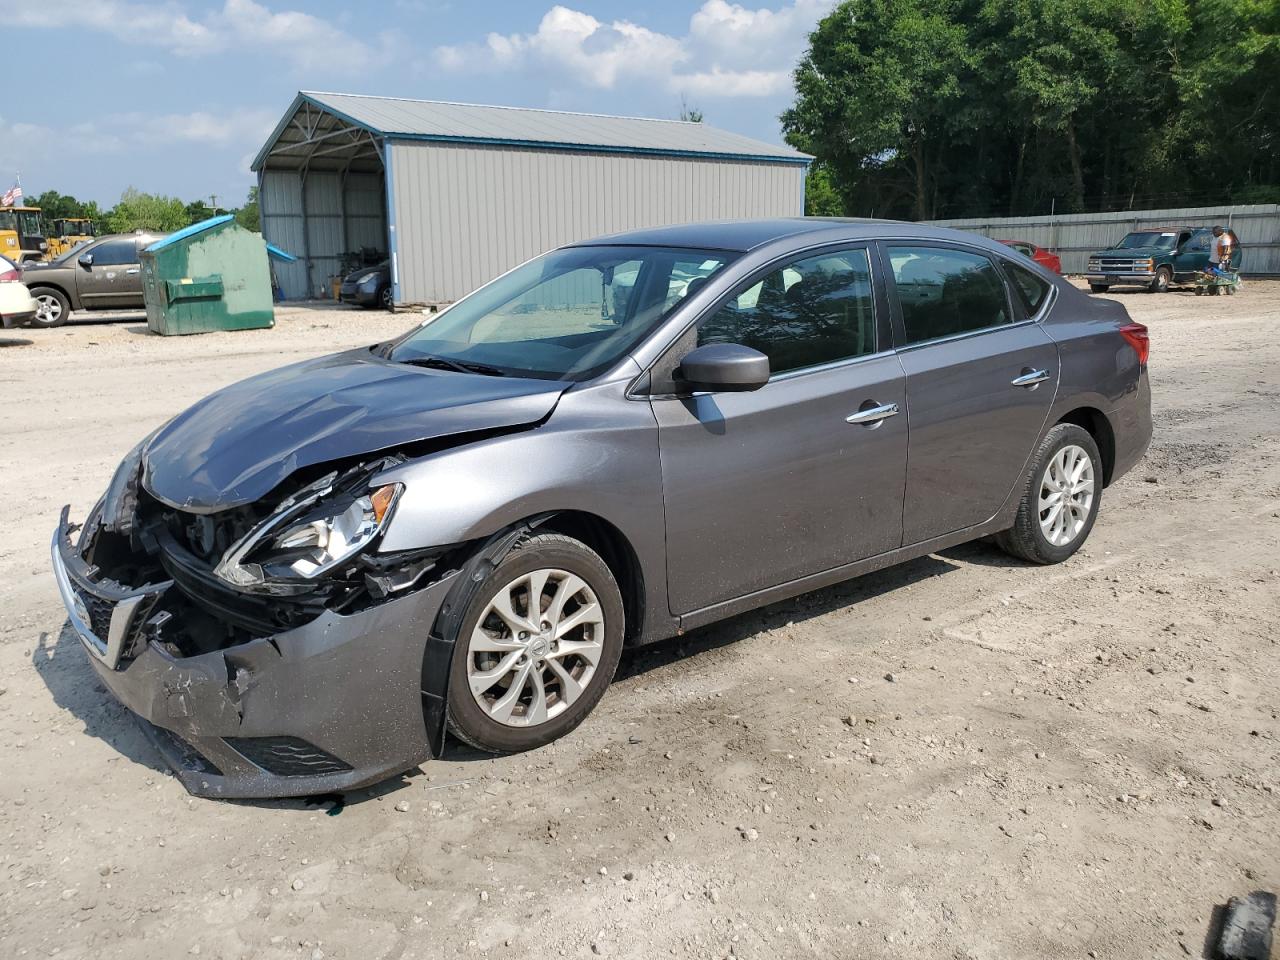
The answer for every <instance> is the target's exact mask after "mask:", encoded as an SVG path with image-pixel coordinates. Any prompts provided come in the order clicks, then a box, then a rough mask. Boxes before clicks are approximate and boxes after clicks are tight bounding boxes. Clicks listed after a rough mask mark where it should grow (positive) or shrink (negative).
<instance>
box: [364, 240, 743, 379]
mask: <svg viewBox="0 0 1280 960" xmlns="http://www.w3.org/2000/svg"><path fill="white" fill-rule="evenodd" d="M732 257H733V254H729V253H726V252H725V251H723V250H714V251H708V250H690V249H687V248H665V247H569V248H566V249H563V250H554V251H552V252H551V253H548V254H546V255H545V256H542V257H539V258H538V259H536V260H531V261H530V262H529V263H526V264H525V265H524V266H522V267H517V268H516V269H515V270H513V271H512V272H511V273H508V274H506V275H505V276H502V277H499V278H498V279H497V280H495V281H493V282H492V283H490V284H488V285H486V286H484V287H481V288H480V289H479V290H477V291H476V292H475V293H473V294H471V295H470V296H469V297H466V298H465V299H463V300H460V301H458V303H456V304H454V305H453V306H452V307H450V308H449V309H448V310H445V311H444V312H443V313H441V314H440V315H439V316H438V317H436V318H435V319H432V320H429V321H428V322H427V323H425V324H423V325H422V326H421V327H419V328H418V329H416V330H414V331H413V332H412V333H410V334H409V335H408V336H406V337H404V338H403V339H402V340H400V341H399V342H398V343H396V344H395V345H394V346H393V347H392V349H391V351H390V354H389V355H390V357H391V359H393V360H398V361H401V362H404V363H415V362H418V363H420V362H424V361H426V362H435V363H440V362H442V361H448V362H449V363H450V364H451V365H453V364H456V365H457V366H460V367H462V368H463V369H466V368H467V365H471V366H472V367H474V368H475V369H476V370H477V371H478V372H486V373H498V374H509V375H512V376H520V377H537V378H540V379H545V380H586V379H588V378H590V377H592V376H594V375H596V374H597V373H599V372H601V371H603V370H604V369H606V368H607V367H609V366H610V365H612V364H613V363H615V362H616V361H617V360H618V359H619V358H621V357H622V356H623V355H624V354H626V353H627V351H629V350H630V349H631V348H632V347H633V346H635V345H636V344H637V343H639V342H640V341H641V340H642V339H644V338H645V337H646V336H647V335H648V334H649V333H650V331H652V330H653V329H654V327H655V326H657V324H658V323H659V321H661V320H662V318H663V317H665V316H666V315H667V314H668V313H669V312H670V311H671V310H672V308H674V307H675V306H676V305H677V304H679V303H680V302H681V301H682V300H683V299H684V298H685V297H687V296H689V295H690V294H691V293H692V292H694V291H695V290H697V289H698V287H700V286H701V285H702V284H703V283H705V282H706V278H707V277H710V276H711V275H712V274H714V273H715V272H716V271H717V270H719V269H720V268H721V267H723V266H724V265H725V264H727V263H729V262H730V260H731V259H732Z"/></svg>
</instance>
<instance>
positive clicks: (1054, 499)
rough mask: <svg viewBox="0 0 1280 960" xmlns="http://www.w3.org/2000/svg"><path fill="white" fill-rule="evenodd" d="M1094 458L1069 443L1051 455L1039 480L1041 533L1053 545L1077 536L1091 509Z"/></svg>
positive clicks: (1082, 449)
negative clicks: (1051, 457)
mask: <svg viewBox="0 0 1280 960" xmlns="http://www.w3.org/2000/svg"><path fill="white" fill-rule="evenodd" d="M1093 494H1094V476H1093V460H1092V458H1091V457H1090V456H1089V454H1088V452H1087V451H1086V450H1085V449H1084V448H1083V447H1078V446H1076V445H1075V444H1068V445H1067V446H1065V447H1063V448H1062V449H1061V450H1059V451H1058V452H1057V453H1055V454H1054V455H1053V459H1051V460H1050V461H1049V466H1048V468H1047V469H1046V470H1045V472H1044V476H1043V478H1042V479H1041V480H1040V501H1039V507H1040V532H1041V533H1043V534H1044V538H1045V539H1046V540H1048V541H1049V542H1050V543H1051V544H1053V545H1054V546H1055V547H1065V546H1066V545H1067V544H1069V543H1071V542H1072V541H1074V540H1075V539H1076V537H1078V536H1080V531H1081V530H1083V529H1084V526H1085V524H1086V523H1087V522H1088V520H1089V511H1090V510H1091V509H1092V508H1093Z"/></svg>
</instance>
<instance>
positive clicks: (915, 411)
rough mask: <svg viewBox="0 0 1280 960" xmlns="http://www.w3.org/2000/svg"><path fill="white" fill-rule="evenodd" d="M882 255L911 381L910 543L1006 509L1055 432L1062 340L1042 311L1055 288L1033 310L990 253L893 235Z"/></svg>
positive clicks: (906, 518)
mask: <svg viewBox="0 0 1280 960" xmlns="http://www.w3.org/2000/svg"><path fill="white" fill-rule="evenodd" d="M882 257H883V259H884V262H885V263H886V265H887V267H888V270H887V272H888V274H889V277H890V280H891V283H890V287H891V291H892V292H891V301H892V303H893V311H894V313H893V316H894V331H895V337H896V339H897V342H898V344H899V348H898V355H899V358H900V359H901V361H902V366H903V369H904V371H905V373H906V378H907V416H908V420H909V423H910V430H911V437H910V443H909V447H908V453H907V478H906V497H905V502H904V506H903V519H902V526H903V536H902V541H903V544H904V545H905V544H913V543H920V542H922V541H925V540H929V539H932V538H934V537H940V536H943V535H945V534H948V533H952V532H954V531H958V530H963V529H965V528H968V527H972V526H975V525H977V524H980V523H982V522H983V521H985V520H988V519H990V518H991V517H992V516H994V515H995V513H996V512H997V511H998V510H999V509H1000V508H1001V506H1003V504H1004V503H1005V500H1006V499H1007V498H1008V496H1009V495H1010V493H1011V492H1012V491H1013V489H1014V487H1015V486H1016V484H1017V483H1019V482H1020V481H1021V479H1022V473H1023V470H1024V468H1025V466H1026V463H1027V460H1028V458H1029V457H1030V455H1031V451H1032V449H1033V448H1034V447H1035V445H1036V443H1037V442H1038V441H1039V439H1040V437H1041V434H1042V432H1043V430H1044V424H1045V418H1046V417H1047V415H1048V412H1049V407H1050V405H1051V404H1052V402H1053V397H1054V392H1055V390H1056V388H1057V383H1058V373H1059V367H1058V348H1057V346H1056V345H1055V344H1054V342H1053V341H1052V340H1051V339H1050V338H1049V336H1048V335H1047V334H1046V333H1045V332H1044V331H1043V330H1042V329H1041V328H1040V325H1039V323H1037V322H1035V321H1034V319H1032V318H1031V316H1030V315H1031V313H1032V311H1033V309H1043V308H1045V307H1046V306H1047V299H1048V297H1049V296H1051V293H1050V291H1049V290H1046V291H1045V292H1044V293H1043V294H1042V296H1041V298H1040V303H1039V307H1038V308H1032V307H1029V306H1028V303H1027V300H1026V299H1025V298H1024V297H1023V296H1022V295H1020V294H1019V293H1017V292H1015V291H1014V290H1013V289H1011V288H1010V286H1009V285H1008V283H1007V282H1006V279H1005V276H1004V274H1003V273H1002V271H1001V269H1000V268H998V267H997V266H996V263H995V261H994V259H993V258H992V257H991V256H989V255H988V254H987V253H985V252H984V251H981V250H978V249H976V248H969V247H964V246H960V245H956V244H930V243H916V242H911V243H907V242H886V243H884V244H883V247H882ZM1010 269H1020V268H1014V267H1013V266H1012V265H1010ZM1024 272H1027V274H1028V276H1030V277H1031V278H1032V279H1033V280H1036V281H1037V282H1038V283H1040V284H1041V285H1044V286H1045V287H1047V284H1045V282H1044V281H1043V280H1039V278H1036V277H1035V275H1034V274H1032V273H1030V272H1029V271H1024Z"/></svg>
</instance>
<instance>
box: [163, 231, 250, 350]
mask: <svg viewBox="0 0 1280 960" xmlns="http://www.w3.org/2000/svg"><path fill="white" fill-rule="evenodd" d="M141 259H142V292H143V299H144V301H145V302H146V305H147V327H148V328H149V329H150V330H151V332H152V333H159V334H162V335H163V336H179V335H182V334H187V333H208V332H209V331H211V330H256V329H260V328H262V327H270V326H274V325H275V312H274V309H273V306H272V300H271V268H270V267H269V266H268V264H267V245H266V243H265V242H264V241H263V239H262V237H261V236H259V235H258V234H256V233H253V232H251V231H249V230H246V229H244V227H242V226H240V225H239V224H238V223H236V222H235V217H233V216H231V215H230V214H226V215H224V216H221V217H214V218H212V219H210V220H204V221H201V222H200V223H193V224H192V225H191V226H189V227H186V228H185V229H182V230H179V231H178V232H177V233H172V234H170V235H169V236H167V237H165V238H164V239H163V240H157V241H156V242H155V243H153V244H151V246H149V247H147V248H146V249H145V250H143V251H142V254H141Z"/></svg>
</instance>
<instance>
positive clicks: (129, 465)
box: [102, 420, 170, 534]
mask: <svg viewBox="0 0 1280 960" xmlns="http://www.w3.org/2000/svg"><path fill="white" fill-rule="evenodd" d="M169 422H170V421H168V420H166V421H165V422H164V423H162V424H161V425H160V426H158V427H156V429H154V430H152V431H151V432H150V433H148V434H147V435H146V436H145V437H143V438H142V439H141V440H140V441H138V445H137V446H136V447H134V448H133V449H132V450H130V451H129V452H128V453H126V454H125V455H124V459H123V460H121V461H120V466H118V467H116V472H115V473H114V474H112V476H111V483H109V484H108V485H107V492H106V493H105V494H103V497H102V525H103V526H104V527H106V528H107V529H108V530H111V531H114V532H115V533H124V534H127V533H128V532H129V531H130V530H131V529H133V514H134V511H135V510H137V508H138V483H139V482H140V481H141V479H142V477H141V474H142V452H143V451H144V450H146V449H147V446H148V444H150V443H151V441H152V440H153V439H154V438H155V435H156V434H157V433H159V432H160V431H161V430H163V429H164V428H165V427H167V426H168V425H169Z"/></svg>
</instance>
